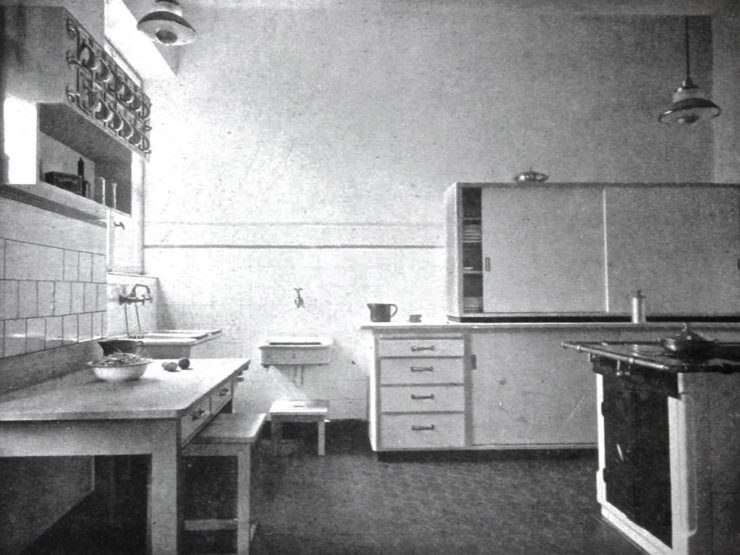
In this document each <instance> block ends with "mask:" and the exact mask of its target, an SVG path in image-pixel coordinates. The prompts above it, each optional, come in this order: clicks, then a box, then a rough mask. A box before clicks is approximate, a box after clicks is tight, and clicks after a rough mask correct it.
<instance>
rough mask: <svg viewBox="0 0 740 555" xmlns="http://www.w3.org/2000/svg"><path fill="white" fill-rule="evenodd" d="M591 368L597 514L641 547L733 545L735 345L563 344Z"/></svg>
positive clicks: (718, 548)
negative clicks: (699, 349) (692, 351)
mask: <svg viewBox="0 0 740 555" xmlns="http://www.w3.org/2000/svg"><path fill="white" fill-rule="evenodd" d="M563 347H565V348H566V349H573V350H576V351H578V352H582V353H586V354H588V357H589V360H590V362H591V368H592V370H593V371H594V372H595V373H596V374H597V380H596V384H597V402H598V406H599V410H598V411H597V417H598V436H599V470H598V472H597V476H596V478H597V479H596V484H597V488H596V490H597V499H598V501H599V503H600V505H601V514H602V515H603V516H604V518H606V519H607V520H608V521H609V522H611V523H612V524H613V525H614V526H615V527H617V528H618V529H619V530H621V531H622V532H623V533H624V534H626V535H627V536H628V537H630V538H631V539H632V540H633V541H635V542H636V543H637V544H638V545H640V546H641V547H642V548H644V549H645V550H646V551H647V552H648V553H651V554H655V555H736V554H738V553H740V519H738V518H737V517H736V515H738V514H740V471H738V466H737V461H738V460H740V435H738V433H737V430H738V426H740V343H713V344H712V345H711V346H710V348H708V349H707V350H706V352H705V353H703V354H702V356H692V357H687V356H685V355H680V354H676V353H673V352H670V351H667V350H665V349H664V347H663V346H662V344H661V343H660V342H657V341H655V342H640V341H623V342H606V341H602V342H576V341H573V342H566V343H563Z"/></svg>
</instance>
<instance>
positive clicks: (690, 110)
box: [658, 17, 722, 125]
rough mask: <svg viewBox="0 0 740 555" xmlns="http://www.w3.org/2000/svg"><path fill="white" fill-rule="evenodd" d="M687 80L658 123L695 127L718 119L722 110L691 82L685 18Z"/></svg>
mask: <svg viewBox="0 0 740 555" xmlns="http://www.w3.org/2000/svg"><path fill="white" fill-rule="evenodd" d="M685 25H686V31H685V39H684V45H685V47H686V79H684V81H683V83H681V85H680V86H679V87H678V88H677V89H676V92H675V93H673V103H672V104H671V105H670V106H668V109H667V110H666V111H665V112H663V113H662V114H660V116H658V121H659V122H660V123H665V124H674V123H676V124H681V125H693V124H695V123H697V122H699V121H703V120H708V119H712V118H716V117H717V116H718V115H719V114H720V113H721V112H722V110H720V107H719V106H717V105H716V104H715V103H714V102H712V101H711V100H709V99H708V98H704V96H703V95H702V93H701V90H700V89H699V87H698V86H697V85H695V84H694V82H693V81H692V80H691V74H690V64H689V62H690V58H689V18H688V17H686V18H685Z"/></svg>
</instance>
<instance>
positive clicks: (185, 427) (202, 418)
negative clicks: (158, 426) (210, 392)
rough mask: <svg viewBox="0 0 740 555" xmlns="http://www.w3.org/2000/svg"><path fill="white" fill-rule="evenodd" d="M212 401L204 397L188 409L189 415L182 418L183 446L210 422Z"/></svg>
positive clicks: (181, 433)
mask: <svg viewBox="0 0 740 555" xmlns="http://www.w3.org/2000/svg"><path fill="white" fill-rule="evenodd" d="M210 406H211V403H210V399H209V398H208V397H204V398H203V399H201V400H200V401H198V402H197V403H195V404H194V405H193V406H192V407H190V408H189V409H188V412H187V414H185V416H182V417H181V418H180V439H181V442H182V443H183V444H185V443H187V442H188V440H189V439H190V438H191V437H193V435H194V434H195V432H197V431H198V430H200V428H201V427H203V426H204V425H205V423H206V422H208V417H209V416H210V414H211V410H210Z"/></svg>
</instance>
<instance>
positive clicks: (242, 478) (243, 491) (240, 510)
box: [236, 445, 252, 555]
mask: <svg viewBox="0 0 740 555" xmlns="http://www.w3.org/2000/svg"><path fill="white" fill-rule="evenodd" d="M251 448H252V446H251V445H243V446H242V448H241V450H240V451H239V455H238V456H237V480H238V485H237V488H236V491H237V496H238V497H237V502H236V505H237V506H236V552H237V553H238V554H239V555H249V540H250V530H249V529H250V523H249V505H250V503H249V501H250V497H251V492H250V489H249V488H250V472H251V470H250V468H249V467H250V463H251V460H250V459H251V453H250V451H251Z"/></svg>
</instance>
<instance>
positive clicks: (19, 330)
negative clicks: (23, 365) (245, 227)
mask: <svg viewBox="0 0 740 555" xmlns="http://www.w3.org/2000/svg"><path fill="white" fill-rule="evenodd" d="M25 352H26V321H25V320H6V321H5V356H6V357H9V356H13V355H22V354H23V353H25Z"/></svg>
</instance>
